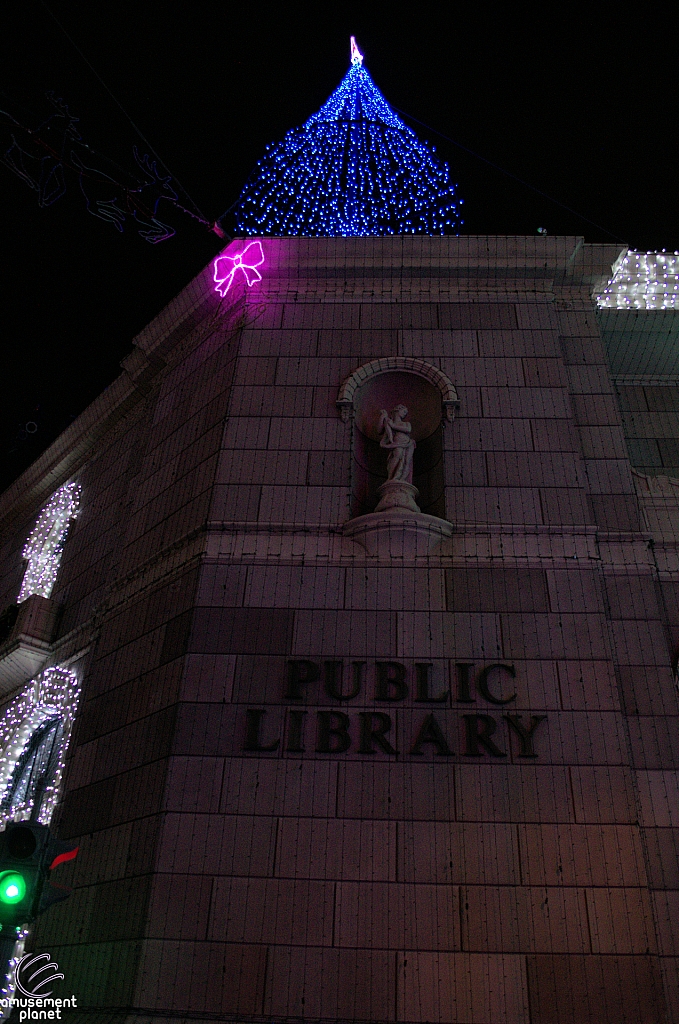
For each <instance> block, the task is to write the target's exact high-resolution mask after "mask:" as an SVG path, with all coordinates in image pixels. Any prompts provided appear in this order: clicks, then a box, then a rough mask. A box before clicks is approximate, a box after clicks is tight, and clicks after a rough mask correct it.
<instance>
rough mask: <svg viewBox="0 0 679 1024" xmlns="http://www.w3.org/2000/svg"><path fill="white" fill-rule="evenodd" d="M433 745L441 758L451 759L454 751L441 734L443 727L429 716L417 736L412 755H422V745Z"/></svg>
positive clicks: (411, 751) (411, 749) (411, 750)
mask: <svg viewBox="0 0 679 1024" xmlns="http://www.w3.org/2000/svg"><path fill="white" fill-rule="evenodd" d="M423 743H431V744H432V745H433V747H434V748H435V750H434V752H435V753H436V754H438V755H439V756H440V757H450V756H451V755H452V753H453V752H452V750H451V749H450V747H449V746H448V742H447V740H446V738H445V736H444V735H443V733H442V732H441V726H440V725H439V724H438V722H437V721H436V719H435V718H434V716H433V715H427V717H426V718H425V720H424V721H423V723H422V725H421V726H420V731H419V732H418V734H417V738H416V740H415V742H414V743H413V745H412V747H411V748H410V753H411V754H422V753H423V750H422V744H423Z"/></svg>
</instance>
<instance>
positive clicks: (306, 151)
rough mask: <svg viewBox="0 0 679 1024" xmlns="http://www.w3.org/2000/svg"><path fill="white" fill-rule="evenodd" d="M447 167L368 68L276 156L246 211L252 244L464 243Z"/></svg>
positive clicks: (239, 210) (359, 59)
mask: <svg viewBox="0 0 679 1024" xmlns="http://www.w3.org/2000/svg"><path fill="white" fill-rule="evenodd" d="M455 188H456V186H455V185H454V184H453V183H452V182H451V180H450V171H449V169H448V166H447V164H445V163H443V162H442V161H441V160H439V159H438V157H437V156H436V155H435V152H434V149H433V148H432V147H430V146H428V145H426V144H424V143H422V142H420V140H419V139H418V138H417V136H416V135H415V133H414V132H413V131H411V130H410V128H408V127H407V126H406V125H405V124H404V123H403V121H401V119H400V118H399V117H397V115H396V114H395V113H394V111H393V110H392V109H391V107H390V106H389V104H388V103H387V102H386V100H385V99H384V97H383V96H382V94H381V93H380V91H379V89H378V88H377V86H376V85H375V83H374V82H373V80H372V78H371V77H370V75H369V74H368V72H367V71H366V69H365V68H364V67H363V56H362V54H361V53H360V52H359V50H358V47H357V46H356V41H355V39H354V37H353V36H352V37H351V67H350V68H349V71H348V72H347V74H346V75H345V76H344V78H343V79H342V81H341V82H340V84H339V86H338V87H337V89H336V90H335V91H334V93H333V94H332V96H331V97H330V99H329V100H328V101H327V103H325V104H324V106H322V107H321V109H320V110H319V111H318V113H316V114H314V115H313V116H312V117H310V118H309V120H308V121H307V122H306V123H305V124H303V125H302V127H301V128H295V129H293V130H292V131H289V132H288V133H287V135H286V136H285V138H284V139H283V140H282V142H280V143H278V145H272V146H268V147H267V150H266V153H265V155H264V157H263V158H262V160H260V162H259V163H258V164H257V167H256V168H255V170H254V172H253V174H252V175H251V177H250V179H249V180H248V182H247V184H246V185H245V188H244V189H243V191H242V193H241V195H240V198H239V200H238V205H237V207H236V211H235V215H236V226H237V231H238V232H239V233H240V234H244V235H260V236H261V235H307V236H320V235H332V236H334V235H339V236H344V237H347V236H356V235H400V234H426V235H447V234H456V233H457V230H458V228H459V226H460V225H461V224H462V223H463V222H462V220H461V219H460V217H459V209H458V208H459V206H460V205H461V203H462V200H461V199H457V198H456V195H455Z"/></svg>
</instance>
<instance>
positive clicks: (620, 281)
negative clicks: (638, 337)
mask: <svg viewBox="0 0 679 1024" xmlns="http://www.w3.org/2000/svg"><path fill="white" fill-rule="evenodd" d="M596 301H597V305H598V306H599V307H600V308H601V309H679V252H673V253H668V252H665V251H664V250H663V251H662V252H635V251H634V250H633V249H630V250H629V251H628V252H627V254H626V255H625V257H624V259H622V260H621V261H620V263H619V265H618V267H617V268H616V270H615V273H614V274H613V277H612V278H611V280H610V281H609V282H608V284H607V285H606V287H605V288H604V290H603V292H601V294H599V295H597V296H596Z"/></svg>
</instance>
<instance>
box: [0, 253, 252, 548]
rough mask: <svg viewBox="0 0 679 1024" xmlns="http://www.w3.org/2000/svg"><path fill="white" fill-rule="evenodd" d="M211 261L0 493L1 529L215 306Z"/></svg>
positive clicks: (110, 422) (77, 459) (138, 395)
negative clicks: (110, 377)
mask: <svg viewBox="0 0 679 1024" xmlns="http://www.w3.org/2000/svg"><path fill="white" fill-rule="evenodd" d="M211 266H212V260H211V261H210V263H209V264H208V266H207V267H205V268H204V269H203V270H201V271H200V273H199V274H197V276H196V277H195V278H194V279H193V280H192V281H190V282H189V284H188V285H187V286H186V287H185V288H183V289H182V290H181V292H179V294H178V295H177V296H176V297H175V298H174V299H172V300H171V301H170V302H169V303H168V304H167V306H165V307H164V308H163V309H162V310H161V311H160V312H159V313H158V315H157V316H155V317H154V318H153V320H152V321H151V322H150V323H149V324H147V326H146V327H144V329H143V330H142V331H140V332H139V334H137V335H136V336H135V337H134V338H133V339H132V351H131V352H130V354H129V355H127V356H125V358H124V359H123V360H122V361H121V364H120V365H121V366H122V368H123V372H122V373H121V374H120V375H119V376H118V377H116V378H115V380H114V381H113V382H112V383H111V384H110V385H109V386H108V387H106V388H105V389H104V390H103V391H102V392H101V393H100V394H99V395H97V397H96V398H95V399H94V401H92V402H90V404H89V405H88V406H87V407H86V408H85V409H84V410H83V411H82V412H81V413H80V415H79V416H77V417H76V418H75V419H74V420H73V422H72V423H71V424H69V426H68V427H66V429H65V430H64V431H62V433H61V434H59V436H58V437H57V438H56V439H55V440H54V441H53V442H52V444H51V445H50V446H49V448H47V449H46V450H45V451H44V452H43V453H42V455H40V456H38V458H37V459H36V460H35V462H33V463H31V465H30V466H29V467H28V468H27V469H25V470H24V472H23V473H22V474H21V475H20V476H18V477H17V479H16V480H14V482H13V483H11V484H10V486H9V487H8V488H7V489H6V490H5V491H4V492H3V493H2V494H0V532H2V531H4V529H5V526H6V524H7V521H8V520H9V519H12V518H14V517H15V516H17V515H20V514H21V513H22V512H24V511H27V510H29V509H32V508H35V507H36V506H38V505H40V504H41V503H42V502H43V501H45V500H47V498H48V497H49V496H50V494H52V493H53V492H54V491H55V490H56V488H57V487H59V486H60V485H61V484H63V483H65V482H66V481H67V480H68V479H69V478H70V477H71V476H73V474H74V473H75V472H77V470H78V469H79V468H80V467H81V466H82V465H83V464H84V463H85V462H86V461H87V460H88V459H89V458H90V457H91V456H92V453H93V451H94V450H96V448H97V445H98V442H99V441H100V440H101V439H102V438H103V437H104V436H105V435H106V434H107V433H108V431H109V430H111V428H112V427H114V426H115V424H116V423H118V422H119V420H121V419H122V418H123V416H125V415H126V414H127V413H128V412H130V410H131V409H132V408H134V406H135V405H136V404H137V402H139V401H141V400H142V399H143V398H145V396H146V395H147V394H148V392H149V391H150V389H151V386H152V382H153V379H154V378H155V377H156V376H157V375H158V374H159V373H160V371H161V370H162V369H163V368H164V367H165V365H166V363H167V357H168V356H169V354H170V352H171V351H172V349H173V348H174V347H175V346H176V345H178V344H179V343H180V342H181V341H183V340H184V338H186V337H187V335H188V334H189V333H190V332H191V331H192V330H193V329H194V328H195V327H196V326H197V325H198V324H199V323H200V322H201V321H202V320H203V319H204V318H205V317H206V316H207V315H208V314H209V313H210V312H211V311H213V310H215V309H217V308H218V306H219V299H218V297H217V295H216V294H215V292H214V290H213V289H212V288H211V287H210V284H209V282H210V281H211V277H210V269H211ZM234 299H235V300H236V301H237V300H238V296H237V295H235V294H234Z"/></svg>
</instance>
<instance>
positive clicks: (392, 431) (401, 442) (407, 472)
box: [377, 405, 415, 484]
mask: <svg viewBox="0 0 679 1024" xmlns="http://www.w3.org/2000/svg"><path fill="white" fill-rule="evenodd" d="M407 415H408V410H407V409H406V407H405V405H397V406H396V408H395V409H392V410H391V417H390V416H389V413H388V412H387V410H386V409H380V419H379V423H378V424H377V431H378V433H380V434H382V438H381V440H380V448H388V449H389V455H388V457H387V479H388V480H405V481H406V483H409V484H411V483H412V482H413V453H414V451H415V442H414V441H413V439H412V437H411V436H410V434H411V431H412V429H413V428H412V425H411V424H410V423H406V422H405V418H406V416H407Z"/></svg>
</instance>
